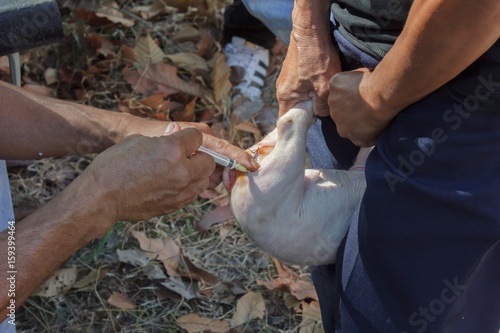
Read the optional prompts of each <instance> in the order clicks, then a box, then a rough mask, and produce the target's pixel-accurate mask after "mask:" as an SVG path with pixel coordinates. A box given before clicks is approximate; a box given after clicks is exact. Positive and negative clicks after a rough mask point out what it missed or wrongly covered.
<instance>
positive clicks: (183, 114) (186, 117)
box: [170, 97, 197, 121]
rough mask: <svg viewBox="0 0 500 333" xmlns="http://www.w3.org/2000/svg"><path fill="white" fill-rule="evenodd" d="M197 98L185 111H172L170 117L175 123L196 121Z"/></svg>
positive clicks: (188, 104) (187, 105) (185, 107)
mask: <svg viewBox="0 0 500 333" xmlns="http://www.w3.org/2000/svg"><path fill="white" fill-rule="evenodd" d="M196 100H197V98H196V97H195V98H193V99H192V100H191V101H190V102H189V103H187V104H186V106H184V108H183V110H179V111H176V110H171V112H170V116H171V118H172V120H174V121H193V120H194V109H195V106H196Z"/></svg>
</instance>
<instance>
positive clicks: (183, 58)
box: [165, 52, 208, 71]
mask: <svg viewBox="0 0 500 333" xmlns="http://www.w3.org/2000/svg"><path fill="white" fill-rule="evenodd" d="M165 57H167V58H168V59H170V61H172V62H173V63H174V65H176V66H178V67H181V68H184V69H186V70H189V71H190V70H194V69H199V70H202V71H208V64H207V61H206V60H205V59H203V58H202V57H200V56H199V55H197V54H196V53H193V52H179V53H175V54H167V55H166V56H165Z"/></svg>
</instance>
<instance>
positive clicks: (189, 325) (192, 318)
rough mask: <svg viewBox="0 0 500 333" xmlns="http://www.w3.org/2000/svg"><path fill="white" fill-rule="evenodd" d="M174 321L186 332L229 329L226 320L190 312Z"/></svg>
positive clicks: (215, 331)
mask: <svg viewBox="0 0 500 333" xmlns="http://www.w3.org/2000/svg"><path fill="white" fill-rule="evenodd" d="M175 323H176V324H177V325H178V326H179V327H180V328H182V329H185V330H186V331H188V333H198V332H214V333H219V332H220V333H225V332H227V331H228V330H229V325H228V322H227V321H225V320H216V319H210V318H207V317H202V316H200V315H198V314H196V313H190V314H187V315H185V316H182V317H180V318H177V320H176V321H175Z"/></svg>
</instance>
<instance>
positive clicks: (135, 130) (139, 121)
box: [124, 117, 259, 188]
mask: <svg viewBox="0 0 500 333" xmlns="http://www.w3.org/2000/svg"><path fill="white" fill-rule="evenodd" d="M184 128H196V129H198V130H199V131H201V132H202V133H203V142H202V145H203V146H205V147H207V148H209V149H211V150H214V151H216V152H218V153H221V154H223V155H225V156H228V157H230V158H232V159H234V160H236V161H237V162H238V163H239V164H241V165H243V166H244V167H245V168H247V169H248V170H250V171H255V170H257V169H258V168H259V165H258V163H257V162H256V161H255V160H254V159H252V157H251V156H250V155H249V154H248V153H246V152H245V151H244V150H243V149H241V148H239V147H236V146H234V145H232V144H230V143H229V142H228V141H226V140H223V139H219V138H217V137H216V136H214V135H213V133H212V130H211V129H210V127H209V126H208V125H207V124H203V123H195V122H163V121H157V120H152V119H144V118H138V117H133V118H131V120H130V123H129V125H128V126H127V134H126V135H124V138H125V137H127V136H129V135H132V134H141V135H146V136H152V137H155V136H161V135H168V134H172V133H175V132H177V131H179V130H181V129H184ZM223 170H224V168H223V167H221V166H217V167H216V168H215V170H214V172H213V174H212V175H211V176H210V186H209V188H215V187H216V186H217V185H219V184H220V183H221V181H222V172H223Z"/></svg>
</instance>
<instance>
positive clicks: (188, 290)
mask: <svg viewBox="0 0 500 333" xmlns="http://www.w3.org/2000/svg"><path fill="white" fill-rule="evenodd" d="M160 284H161V285H162V286H164V287H166V288H168V289H170V290H172V291H174V292H175V293H177V294H179V295H181V296H182V297H183V298H185V299H186V300H188V301H189V300H191V299H194V298H196V295H197V292H198V288H197V287H196V284H194V283H192V282H184V281H182V279H181V278H178V277H171V278H169V279H167V280H166V281H164V282H161V283H160Z"/></svg>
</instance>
